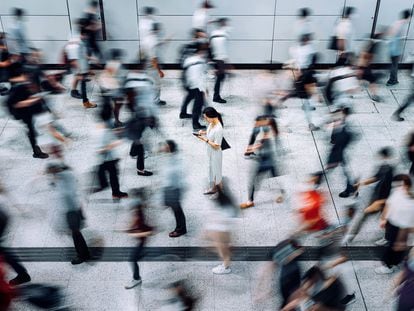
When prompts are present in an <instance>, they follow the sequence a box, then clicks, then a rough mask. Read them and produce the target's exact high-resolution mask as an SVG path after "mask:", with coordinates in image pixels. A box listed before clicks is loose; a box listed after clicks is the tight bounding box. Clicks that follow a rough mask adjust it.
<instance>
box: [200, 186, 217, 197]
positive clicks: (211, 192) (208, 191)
mask: <svg viewBox="0 0 414 311" xmlns="http://www.w3.org/2000/svg"><path fill="white" fill-rule="evenodd" d="M216 192H218V188H217V187H213V188H212V189H210V190H207V191H205V192H204V193H203V194H204V195H210V194H215V193H216Z"/></svg>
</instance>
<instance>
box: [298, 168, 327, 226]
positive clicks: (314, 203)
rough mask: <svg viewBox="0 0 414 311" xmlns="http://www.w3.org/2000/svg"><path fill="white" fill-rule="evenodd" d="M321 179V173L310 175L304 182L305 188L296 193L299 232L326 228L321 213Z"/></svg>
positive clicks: (322, 200)
mask: <svg viewBox="0 0 414 311" xmlns="http://www.w3.org/2000/svg"><path fill="white" fill-rule="evenodd" d="M322 177H323V173H322V172H317V173H314V174H312V175H311V176H310V178H309V179H308V180H307V182H306V188H305V189H303V190H301V191H300V192H299V193H298V199H299V200H298V201H299V202H298V205H297V212H298V214H299V219H300V228H299V230H298V231H299V232H303V231H305V232H309V231H310V232H317V231H320V230H324V229H326V228H327V227H328V222H327V221H326V220H325V218H324V215H323V211H322V206H323V205H324V203H325V201H326V200H325V195H324V194H323V192H322V191H320V190H319V186H320V184H321V181H322Z"/></svg>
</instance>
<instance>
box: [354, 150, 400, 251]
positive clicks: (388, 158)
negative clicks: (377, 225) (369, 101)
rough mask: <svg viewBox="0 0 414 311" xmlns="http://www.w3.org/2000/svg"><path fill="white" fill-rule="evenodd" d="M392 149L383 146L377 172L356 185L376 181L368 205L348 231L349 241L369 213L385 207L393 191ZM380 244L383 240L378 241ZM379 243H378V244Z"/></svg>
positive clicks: (364, 184)
mask: <svg viewBox="0 0 414 311" xmlns="http://www.w3.org/2000/svg"><path fill="white" fill-rule="evenodd" d="M392 155H393V152H392V149H391V148H389V147H384V148H381V149H380V150H379V151H378V156H379V158H380V161H381V163H380V165H379V166H378V169H377V172H376V173H375V175H373V176H372V177H370V178H367V179H366V180H362V181H360V182H358V183H357V184H355V185H354V187H356V188H360V187H361V186H366V185H370V184H373V183H375V184H376V185H375V188H374V190H373V192H372V195H371V198H370V200H369V203H368V206H367V207H366V208H365V209H364V210H363V211H362V212H361V213H360V215H359V216H358V217H357V220H356V222H355V223H353V225H352V228H351V230H350V231H349V233H348V238H347V242H348V243H349V242H352V241H353V239H354V238H355V236H356V235H357V234H358V233H359V231H360V230H361V227H362V225H363V224H364V223H365V221H366V220H367V218H368V217H369V215H373V214H376V213H378V212H380V211H382V209H383V208H384V206H385V204H386V201H387V199H388V197H389V195H390V193H391V184H392V180H393V177H394V172H395V167H394V165H393V164H392ZM378 243H379V244H381V243H383V241H381V240H380V241H378ZM378 243H377V244H378Z"/></svg>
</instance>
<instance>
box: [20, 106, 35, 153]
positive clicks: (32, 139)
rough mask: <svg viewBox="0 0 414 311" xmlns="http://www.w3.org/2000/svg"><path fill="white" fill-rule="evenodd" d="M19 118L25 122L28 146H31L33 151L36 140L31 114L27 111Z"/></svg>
mask: <svg viewBox="0 0 414 311" xmlns="http://www.w3.org/2000/svg"><path fill="white" fill-rule="evenodd" d="M21 120H22V121H23V123H24V124H26V126H27V129H28V132H27V137H29V141H30V146H32V149H33V152H35V147H36V145H37V142H36V130H35V128H34V125H33V114H30V113H27V114H24V115H22V116H21Z"/></svg>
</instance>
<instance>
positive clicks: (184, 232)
mask: <svg viewBox="0 0 414 311" xmlns="http://www.w3.org/2000/svg"><path fill="white" fill-rule="evenodd" d="M186 233H187V231H176V230H174V231H173V232H170V233H169V234H168V236H169V237H170V238H178V237H180V236H182V235H184V234H186Z"/></svg>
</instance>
